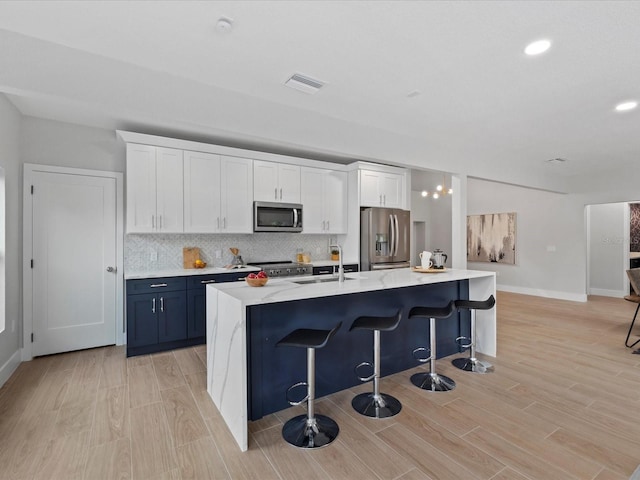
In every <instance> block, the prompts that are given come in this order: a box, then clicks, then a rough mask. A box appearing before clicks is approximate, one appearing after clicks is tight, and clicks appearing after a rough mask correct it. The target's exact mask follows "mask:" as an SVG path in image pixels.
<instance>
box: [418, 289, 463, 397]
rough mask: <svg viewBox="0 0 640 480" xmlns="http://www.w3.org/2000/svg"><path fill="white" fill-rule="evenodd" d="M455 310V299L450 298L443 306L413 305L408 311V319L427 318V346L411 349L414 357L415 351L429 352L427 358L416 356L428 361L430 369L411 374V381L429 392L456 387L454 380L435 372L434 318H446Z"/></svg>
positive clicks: (443, 390) (422, 360)
mask: <svg viewBox="0 0 640 480" xmlns="http://www.w3.org/2000/svg"><path fill="white" fill-rule="evenodd" d="M455 310H456V304H455V300H451V301H450V302H449V304H448V305H447V306H445V307H413V308H412V309H411V310H410V311H409V320H411V319H414V318H428V319H429V344H430V346H429V348H428V349H427V348H424V347H421V348H416V349H415V350H414V351H413V355H414V357H415V356H416V353H418V352H421V351H424V352H427V351H428V352H429V357H428V358H417V357H416V359H417V360H418V361H420V362H430V366H431V371H430V372H429V373H416V374H413V375H411V383H413V384H414V385H415V386H416V387H418V388H421V389H423V390H427V391H429V392H448V391H449V390H453V389H454V388H456V382H454V381H453V380H452V379H450V378H449V377H447V376H446V375H440V374H438V373H436V318H448V317H450V316H451V315H452V314H453V312H455Z"/></svg>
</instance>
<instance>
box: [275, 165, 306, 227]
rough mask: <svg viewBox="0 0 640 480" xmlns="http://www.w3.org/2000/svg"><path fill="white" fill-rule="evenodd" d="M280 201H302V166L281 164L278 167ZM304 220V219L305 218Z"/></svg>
mask: <svg viewBox="0 0 640 480" xmlns="http://www.w3.org/2000/svg"><path fill="white" fill-rule="evenodd" d="M278 183H279V185H278V187H279V189H278V197H279V199H278V201H280V202H284V203H300V167H299V166H297V165H288V164H285V163H282V164H280V166H279V167H278ZM303 221H304V219H303Z"/></svg>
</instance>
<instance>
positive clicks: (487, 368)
mask: <svg viewBox="0 0 640 480" xmlns="http://www.w3.org/2000/svg"><path fill="white" fill-rule="evenodd" d="M495 304H496V299H495V298H494V296H493V295H490V296H489V298H487V299H486V300H456V308H458V309H467V310H471V338H468V337H458V338H456V341H457V342H458V345H460V346H461V347H462V348H469V356H468V357H467V358H455V359H453V360H451V363H452V364H453V366H454V367H456V368H459V369H460V370H464V371H465V372H474V373H490V372H492V371H493V365H491V364H490V363H489V362H483V361H481V360H478V359H477V358H476V310H491V309H492V308H493V307H494V306H495ZM463 341H466V342H468V343H462V342H463Z"/></svg>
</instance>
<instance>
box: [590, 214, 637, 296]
mask: <svg viewBox="0 0 640 480" xmlns="http://www.w3.org/2000/svg"><path fill="white" fill-rule="evenodd" d="M628 209H629V206H628V204H627V203H610V204H604V205H590V206H588V207H587V215H586V218H587V241H588V251H589V290H588V293H589V294H592V295H606V296H609V297H622V296H624V295H625V293H626V290H625V287H626V286H627V285H628V282H626V280H625V279H626V275H625V270H626V269H627V268H628V266H625V264H626V263H627V262H626V258H627V257H626V255H625V252H626V251H628V250H629V241H628V240H629V238H628V237H629V235H628V232H629V225H628V223H629V210H628Z"/></svg>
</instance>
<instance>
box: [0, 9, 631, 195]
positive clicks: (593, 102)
mask: <svg viewBox="0 0 640 480" xmlns="http://www.w3.org/2000/svg"><path fill="white" fill-rule="evenodd" d="M222 16H225V17H228V18H230V19H232V20H233V29H232V31H231V32H229V33H226V34H225V33H220V32H218V31H216V29H215V25H216V21H217V20H218V19H219V18H220V17H222ZM639 21H640V2H633V1H624V2H616V1H605V2H599V1H573V2H559V1H552V2H545V1H507V2H500V1H489V2H484V1H471V2H467V1H456V2H437V1H428V2H427V1H424V2H419V1H408V2H402V1H371V2H364V1H330V2H320V1H317V2H316V1H297V2H293V1H256V2H245V1H207V2H170V1H163V2H155V1H141V2H136V1H127V2H124V1H102V2H100V1H85V2H77V1H70V2H60V1H43V2H29V1H18V2H12V1H1V2H0V91H2V92H5V93H7V94H8V95H9V98H10V99H11V101H12V102H13V103H14V104H15V105H16V106H17V107H18V109H19V110H20V111H21V112H22V113H23V114H25V115H32V116H37V117H43V118H51V119H56V120H61V121H68V122H73V123H81V124H85V125H92V126H99V127H104V128H112V129H115V128H121V129H129V130H136V131H141V132H145V133H154V134H160V135H167V136H171V135H173V136H181V137H184V138H188V139H194V140H205V141H213V142H218V143H224V144H228V145H234V146H240V147H245V148H260V149H268V150H271V151H277V152H282V153H291V154H306V155H308V156H313V157H314V158H320V159H341V160H343V161H346V160H347V159H362V160H377V161H384V162H386V163H395V164H403V165H409V166H413V167H417V168H425V169H430V170H439V171H447V172H453V173H459V172H464V173H467V174H469V175H471V176H476V177H480V178H490V179H495V180H499V181H503V182H509V183H516V184H521V185H527V186H533V187H539V188H546V189H551V190H559V191H566V190H567V186H568V185H569V182H570V181H572V178H571V177H573V176H579V175H593V174H594V172H598V171H599V170H602V169H611V168H618V167H619V168H623V167H626V166H629V165H631V164H633V162H637V160H638V156H639V155H638V152H640V135H639V134H638V132H639V127H640V110H635V111H631V112H627V113H624V114H620V113H615V112H614V110H613V108H614V106H615V104H617V103H618V102H621V101H623V100H627V99H632V98H633V99H639V100H640V62H639V61H638V58H639V57H638V52H639V47H640V28H639V25H640V23H639ZM540 38H548V39H550V40H551V41H552V42H553V46H552V48H551V49H550V50H549V51H548V52H547V53H545V54H543V55H541V56H538V57H527V56H526V55H524V53H523V49H524V47H525V45H526V44H527V43H529V42H530V41H533V40H537V39H540ZM293 73H302V74H305V75H308V76H311V77H314V78H317V79H319V80H322V81H325V82H326V86H325V87H324V88H323V89H321V90H320V91H319V92H318V93H317V94H315V95H307V94H304V93H301V92H298V91H296V90H292V89H289V88H287V87H285V86H283V82H284V81H285V80H286V79H287V78H288V77H289V76H290V75H291V74H293ZM415 90H418V91H420V92H421V94H420V95H419V96H416V97H408V96H407V95H408V94H409V93H410V92H413V91H415ZM556 157H562V158H566V159H568V161H567V162H565V163H563V164H555V165H550V164H547V163H546V160H548V159H551V158H556Z"/></svg>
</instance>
